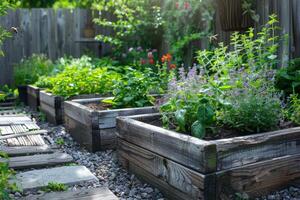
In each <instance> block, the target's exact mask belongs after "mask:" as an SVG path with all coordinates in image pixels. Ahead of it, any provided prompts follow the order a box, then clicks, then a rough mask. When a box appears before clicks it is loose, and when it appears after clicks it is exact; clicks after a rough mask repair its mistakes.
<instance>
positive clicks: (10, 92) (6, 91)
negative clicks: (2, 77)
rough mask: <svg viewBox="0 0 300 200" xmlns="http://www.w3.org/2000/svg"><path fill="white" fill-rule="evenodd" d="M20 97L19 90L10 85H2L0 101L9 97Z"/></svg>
mask: <svg viewBox="0 0 300 200" xmlns="http://www.w3.org/2000/svg"><path fill="white" fill-rule="evenodd" d="M15 97H18V90H16V89H12V88H10V87H8V85H4V86H2V87H1V86H0V102H1V101H5V100H7V99H8V98H15Z"/></svg>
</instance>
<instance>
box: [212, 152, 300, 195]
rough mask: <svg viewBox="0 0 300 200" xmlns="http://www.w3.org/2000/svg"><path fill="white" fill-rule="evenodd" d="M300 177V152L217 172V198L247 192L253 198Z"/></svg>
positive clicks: (284, 185)
mask: <svg viewBox="0 0 300 200" xmlns="http://www.w3.org/2000/svg"><path fill="white" fill-rule="evenodd" d="M299 178H300V154H297V155H288V156H283V157H278V158H274V159H270V160H267V161H262V162H257V163H254V164H250V165H246V166H242V167H237V168H232V169H230V170H224V171H221V172H218V173H217V177H216V183H217V191H216V194H217V195H218V196H217V199H226V200H227V199H228V200H229V199H230V197H231V196H232V194H235V193H246V194H248V195H249V196H250V197H251V198H254V197H256V196H261V195H266V194H269V193H270V192H272V191H275V190H278V189H280V188H282V187H286V186H287V185H288V184H289V183H291V182H293V181H296V180H299Z"/></svg>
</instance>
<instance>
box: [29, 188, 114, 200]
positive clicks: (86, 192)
mask: <svg viewBox="0 0 300 200" xmlns="http://www.w3.org/2000/svg"><path fill="white" fill-rule="evenodd" d="M49 199H51V200H65V199H68V200H92V199H94V200H96V199H99V200H118V198H117V197H116V196H115V195H114V194H113V193H112V192H111V191H110V190H109V189H108V188H106V187H101V188H91V189H80V190H76V191H67V192H51V193H44V194H43V195H34V196H30V197H26V198H25V200H49Z"/></svg>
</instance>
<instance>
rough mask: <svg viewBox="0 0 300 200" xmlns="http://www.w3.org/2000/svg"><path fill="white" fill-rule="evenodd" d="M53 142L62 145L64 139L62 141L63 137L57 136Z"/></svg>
mask: <svg viewBox="0 0 300 200" xmlns="http://www.w3.org/2000/svg"><path fill="white" fill-rule="evenodd" d="M55 143H56V144H57V145H60V146H63V145H64V144H65V141H64V139H63V138H58V139H57V140H56V141H55Z"/></svg>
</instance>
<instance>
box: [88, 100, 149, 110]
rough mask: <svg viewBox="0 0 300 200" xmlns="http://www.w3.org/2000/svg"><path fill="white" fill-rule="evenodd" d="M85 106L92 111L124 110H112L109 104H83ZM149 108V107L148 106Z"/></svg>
mask: <svg viewBox="0 0 300 200" xmlns="http://www.w3.org/2000/svg"><path fill="white" fill-rule="evenodd" d="M85 106H87V107H89V108H91V109H93V110H99V111H101V110H113V109H125V108H113V106H112V105H111V104H108V103H103V102H99V103H89V104H85ZM149 106H151V105H149Z"/></svg>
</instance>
